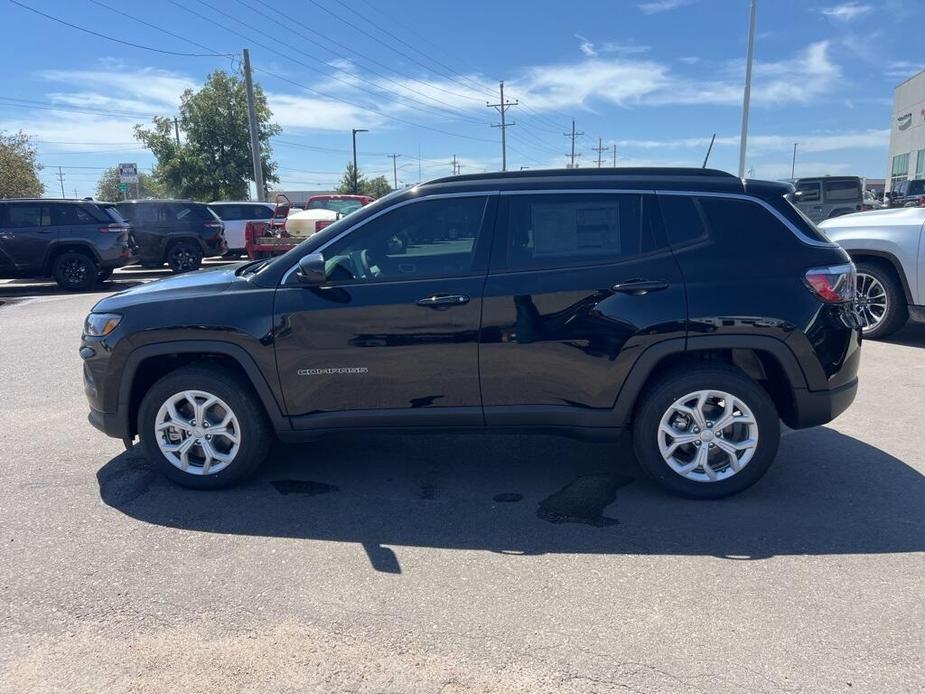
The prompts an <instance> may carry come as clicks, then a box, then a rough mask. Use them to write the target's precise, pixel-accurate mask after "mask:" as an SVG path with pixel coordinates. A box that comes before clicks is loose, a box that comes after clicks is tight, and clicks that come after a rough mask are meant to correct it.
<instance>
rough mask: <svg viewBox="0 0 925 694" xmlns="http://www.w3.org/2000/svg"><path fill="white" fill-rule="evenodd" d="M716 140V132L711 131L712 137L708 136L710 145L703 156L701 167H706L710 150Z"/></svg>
mask: <svg viewBox="0 0 925 694" xmlns="http://www.w3.org/2000/svg"><path fill="white" fill-rule="evenodd" d="M714 142H716V133H713V137H711V138H710V146H709V147H708V148H707V156H705V157H704V158H703V167H701V168H704V169H705V168H707V162H708V161H710V152H712V151H713V143H714Z"/></svg>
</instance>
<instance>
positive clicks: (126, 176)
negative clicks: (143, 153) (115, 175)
mask: <svg viewBox="0 0 925 694" xmlns="http://www.w3.org/2000/svg"><path fill="white" fill-rule="evenodd" d="M119 182H120V183H138V164H119Z"/></svg>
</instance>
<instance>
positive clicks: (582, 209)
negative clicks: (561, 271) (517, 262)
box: [533, 202, 620, 257]
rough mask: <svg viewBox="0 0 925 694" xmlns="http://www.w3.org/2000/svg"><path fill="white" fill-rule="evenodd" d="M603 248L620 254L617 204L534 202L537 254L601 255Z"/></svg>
mask: <svg viewBox="0 0 925 694" xmlns="http://www.w3.org/2000/svg"><path fill="white" fill-rule="evenodd" d="M601 251H608V252H610V253H612V254H614V255H620V214H619V208H618V207H617V206H616V205H606V206H602V205H599V204H597V205H589V204H588V203H581V202H576V203H568V204H563V203H561V202H560V203H554V204H539V205H533V255H534V257H541V256H582V255H598V254H599V253H600V252H601Z"/></svg>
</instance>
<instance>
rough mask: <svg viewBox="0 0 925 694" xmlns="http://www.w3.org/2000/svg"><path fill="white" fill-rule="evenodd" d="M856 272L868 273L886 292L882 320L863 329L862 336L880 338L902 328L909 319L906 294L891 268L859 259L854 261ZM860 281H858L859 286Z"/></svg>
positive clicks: (859, 285) (872, 338) (873, 338)
mask: <svg viewBox="0 0 925 694" xmlns="http://www.w3.org/2000/svg"><path fill="white" fill-rule="evenodd" d="M855 266H856V267H857V269H858V274H862V275H869V276H871V277H873V278H874V279H876V280H877V281H878V282H879V283H880V284H881V285H882V286H883V289H884V291H885V292H886V312H885V313H884V314H883V318H882V320H881V321H880V322H879V323H878V324H877V325H876V326H875V327H872V328H865V329H864V337H866V338H868V339H871V340H881V339H883V338H885V337H888V336H890V335H892V334H893V333H895V332H896V331H897V330H899V329H900V328H902V327H903V326H904V325H905V324H906V321H907V320H909V307H908V305H907V304H906V294H905V292H904V291H903V288H902V286H901V285H900V284H899V280H898V279H897V277H896V274H895V273H894V272H893V270H892V268H888V267H887V266H886V265H884V264H883V263H880V262H877V261H875V260H874V261H871V260H861V261H858V262H857V263H855ZM861 286H862V283H861V282H859V283H858V287H859V288H860V287H861Z"/></svg>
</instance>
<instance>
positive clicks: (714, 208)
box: [698, 197, 828, 252]
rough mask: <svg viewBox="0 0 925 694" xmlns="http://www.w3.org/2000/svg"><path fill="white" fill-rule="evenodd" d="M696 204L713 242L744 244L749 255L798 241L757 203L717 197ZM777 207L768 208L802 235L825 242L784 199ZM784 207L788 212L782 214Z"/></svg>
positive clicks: (810, 224)
mask: <svg viewBox="0 0 925 694" xmlns="http://www.w3.org/2000/svg"><path fill="white" fill-rule="evenodd" d="M698 201H699V204H700V207H701V209H702V210H703V214H704V218H705V219H706V222H707V225H708V227H709V229H710V232H711V235H712V236H714V237H716V238H717V239H720V240H724V241H729V242H730V243H733V244H734V243H737V242H738V243H747V244H748V246H749V249H750V251H752V252H762V251H768V252H773V251H777V250H779V249H780V245H781V243H786V242H787V241H788V240H793V241H798V239H797V237H796V236H795V235H794V234H793V232H792V231H791V230H790V229H789V228H787V226H786V225H785V224H784V223H783V222H782V221H781V220H780V219H778V218H777V217H776V216H775V215H774V214H773V213H772V212H770V211H769V210H768V209H766V208H765V207H764V206H763V205H761V204H760V203H759V202H758V201H755V200H747V199H738V198H720V197H716V198H714V197H702V198H699V200H698ZM769 204H771V203H769ZM780 204H781V207H777V206H774V205H773V204H772V206H774V208H775V209H776V210H777V211H778V212H781V214H783V216H784V217H785V218H786V219H787V220H788V221H789V222H791V223H792V224H793V225H794V226H796V227H797V228H798V229H800V231H801V232H803V233H804V234H805V235H806V236H808V237H809V238H811V239H815V240H819V241H824V242H826V241H828V239H826V238H825V236H823V235H822V234H821V232H819V230H818V229H816V227H815V225H813V224H812V223H811V222H809V220H807V219H806V218H805V217H804V216H803V215H802V214H801V213H800V212H798V211H797V210H796V208H794V207H793V206H792V205H790V204H789V203H787V201H786V200H784V198H781V199H780ZM785 205H786V207H787V208H789V213H785V212H784V211H783V207H784V206H785Z"/></svg>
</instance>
